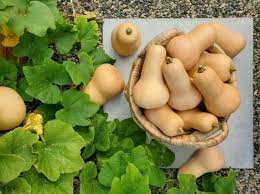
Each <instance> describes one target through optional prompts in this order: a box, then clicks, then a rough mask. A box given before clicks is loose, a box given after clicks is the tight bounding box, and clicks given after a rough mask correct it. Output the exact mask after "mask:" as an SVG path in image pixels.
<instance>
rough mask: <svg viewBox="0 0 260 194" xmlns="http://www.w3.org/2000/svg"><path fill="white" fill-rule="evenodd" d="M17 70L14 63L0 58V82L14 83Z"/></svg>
mask: <svg viewBox="0 0 260 194" xmlns="http://www.w3.org/2000/svg"><path fill="white" fill-rule="evenodd" d="M17 72H18V69H17V67H16V65H15V63H13V62H11V61H8V60H7V59H5V58H3V57H0V80H11V81H16V79H17Z"/></svg>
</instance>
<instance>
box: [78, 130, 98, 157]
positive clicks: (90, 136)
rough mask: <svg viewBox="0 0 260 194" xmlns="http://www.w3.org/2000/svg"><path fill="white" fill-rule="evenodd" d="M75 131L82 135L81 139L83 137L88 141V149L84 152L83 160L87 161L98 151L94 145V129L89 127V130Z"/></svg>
mask: <svg viewBox="0 0 260 194" xmlns="http://www.w3.org/2000/svg"><path fill="white" fill-rule="evenodd" d="M75 131H76V132H78V133H79V134H80V135H81V137H83V138H84V140H85V141H86V145H85V146H86V147H85V148H84V150H83V152H82V158H83V159H87V158H89V157H91V156H92V155H93V154H94V153H95V151H96V149H95V145H94V144H93V142H94V138H95V129H94V127H89V128H86V127H76V128H75Z"/></svg>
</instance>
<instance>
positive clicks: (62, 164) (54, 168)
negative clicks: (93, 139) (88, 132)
mask: <svg viewBox="0 0 260 194" xmlns="http://www.w3.org/2000/svg"><path fill="white" fill-rule="evenodd" d="M43 138H44V141H43V142H41V143H37V144H35V145H34V151H35V153H37V154H38V161H37V163H36V164H35V167H36V168H37V170H38V171H39V172H42V173H43V174H44V175H45V176H46V177H47V178H48V179H49V180H51V181H57V180H58V179H59V177H60V176H61V174H64V173H73V172H76V171H79V170H80V169H81V168H82V167H83V165H84V161H83V160H82V158H81V157H80V150H81V148H82V147H83V146H84V145H85V142H84V139H83V138H82V137H81V136H80V135H79V134H78V133H76V132H75V131H74V130H73V128H72V127H71V125H69V124H66V123H64V122H62V121H59V120H52V121H49V122H47V124H46V125H45V126H44V137H43Z"/></svg>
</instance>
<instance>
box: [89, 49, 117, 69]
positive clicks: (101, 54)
mask: <svg viewBox="0 0 260 194" xmlns="http://www.w3.org/2000/svg"><path fill="white" fill-rule="evenodd" d="M90 56H91V57H92V59H93V62H94V67H95V68H97V67H98V66H99V65H102V64H104V63H109V64H112V65H113V64H114V63H115V61H116V60H115V59H113V58H111V57H110V56H109V55H107V54H106V53H105V51H104V49H103V48H97V49H94V50H92V51H91V52H90Z"/></svg>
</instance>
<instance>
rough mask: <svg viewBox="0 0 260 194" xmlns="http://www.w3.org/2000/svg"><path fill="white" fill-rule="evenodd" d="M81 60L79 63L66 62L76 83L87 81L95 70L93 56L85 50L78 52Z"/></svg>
mask: <svg viewBox="0 0 260 194" xmlns="http://www.w3.org/2000/svg"><path fill="white" fill-rule="evenodd" d="M78 56H79V60H80V62H79V63H78V64H76V63H74V62H72V61H67V62H65V63H64V65H65V66H66V70H67V72H68V73H69V75H70V77H71V79H72V82H73V83H74V84H76V85H79V84H81V83H83V84H85V83H87V82H88V81H89V80H90V78H91V75H92V74H93V72H94V68H93V61H92V58H91V57H90V56H89V55H88V54H87V53H85V52H82V53H80V54H78Z"/></svg>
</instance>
